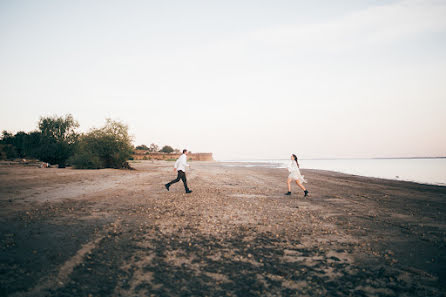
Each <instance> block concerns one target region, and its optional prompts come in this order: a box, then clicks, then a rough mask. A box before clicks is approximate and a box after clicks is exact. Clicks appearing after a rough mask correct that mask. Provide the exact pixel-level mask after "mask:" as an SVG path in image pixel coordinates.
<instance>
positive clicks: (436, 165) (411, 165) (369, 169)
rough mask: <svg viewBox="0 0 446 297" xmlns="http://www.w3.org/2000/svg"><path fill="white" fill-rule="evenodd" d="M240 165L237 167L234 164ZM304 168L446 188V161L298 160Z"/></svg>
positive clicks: (261, 163)
mask: <svg viewBox="0 0 446 297" xmlns="http://www.w3.org/2000/svg"><path fill="white" fill-rule="evenodd" d="M221 162H225V163H226V165H227V166H244V167H268V168H286V167H287V164H288V162H290V160H288V159H287V160H281V159H272V160H224V161H223V160H222V161H221ZM235 163H237V164H235ZM299 165H300V167H301V168H302V169H321V170H329V171H336V172H342V173H347V174H353V175H360V176H367V177H378V178H384V179H392V180H403V181H411V182H416V183H421V184H431V185H440V186H446V158H407V159H405V158H395V159H391V158H388V159H387V158H386V159H299Z"/></svg>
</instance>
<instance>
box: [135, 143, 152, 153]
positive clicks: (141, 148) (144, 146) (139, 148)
mask: <svg viewBox="0 0 446 297" xmlns="http://www.w3.org/2000/svg"><path fill="white" fill-rule="evenodd" d="M135 149H137V150H145V151H148V150H150V149H149V148H148V147H147V145H145V144H141V145H138V146H137V147H135Z"/></svg>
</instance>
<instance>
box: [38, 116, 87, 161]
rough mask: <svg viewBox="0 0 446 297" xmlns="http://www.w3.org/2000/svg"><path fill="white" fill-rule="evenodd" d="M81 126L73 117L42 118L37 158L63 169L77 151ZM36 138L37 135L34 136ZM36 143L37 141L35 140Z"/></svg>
mask: <svg viewBox="0 0 446 297" xmlns="http://www.w3.org/2000/svg"><path fill="white" fill-rule="evenodd" d="M77 127H79V124H78V123H77V122H76V121H75V120H74V119H73V116H72V115H66V116H65V117H57V116H53V117H41V118H40V121H39V130H40V148H39V149H38V150H36V152H35V153H36V155H37V156H36V157H37V158H38V159H39V160H41V161H44V162H48V163H51V164H59V167H61V168H63V167H65V165H66V161H67V160H68V158H70V157H71V156H72V155H73V153H74V150H75V146H76V142H77V139H78V137H79V135H78V134H77V133H76V132H75V130H76V128H77ZM33 137H34V138H35V137H36V135H34V136H33ZM34 141H36V139H34Z"/></svg>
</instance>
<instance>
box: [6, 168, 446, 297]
mask: <svg viewBox="0 0 446 297" xmlns="http://www.w3.org/2000/svg"><path fill="white" fill-rule="evenodd" d="M131 165H132V166H133V167H135V169H136V170H113V169H104V170H74V169H71V168H66V169H57V168H34V167H25V166H20V165H6V164H3V165H0V222H1V224H0V295H1V296H445V292H446V187H440V186H431V185H421V184H416V183H410V182H402V181H391V180H382V179H375V178H365V177H359V176H352V175H345V174H341V173H335V172H328V171H319V170H302V173H303V174H304V175H305V177H306V179H308V181H309V183H308V184H306V186H307V187H308V189H309V191H310V197H308V199H305V198H304V197H303V193H302V191H301V190H299V189H298V188H297V186H295V185H293V189H292V190H293V193H292V195H291V196H284V195H283V194H284V193H285V192H286V191H287V188H286V178H287V176H288V172H287V171H286V170H284V169H272V168H262V167H243V166H241V164H237V163H231V164H224V163H215V162H192V163H191V166H192V170H191V171H190V172H188V181H189V184H190V188H191V189H192V190H193V193H192V194H190V195H186V194H184V188H183V186H182V184H181V182H180V183H178V184H175V185H174V186H172V187H171V190H170V191H169V192H168V191H166V189H165V188H164V183H166V182H168V181H170V180H171V179H173V178H174V177H175V173H174V172H173V171H172V166H173V163H172V162H167V161H153V162H152V161H140V162H135V163H132V164H131Z"/></svg>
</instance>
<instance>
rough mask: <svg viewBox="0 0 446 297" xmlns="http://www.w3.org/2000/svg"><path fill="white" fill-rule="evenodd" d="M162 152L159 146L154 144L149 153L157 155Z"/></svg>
mask: <svg viewBox="0 0 446 297" xmlns="http://www.w3.org/2000/svg"><path fill="white" fill-rule="evenodd" d="M159 150H160V148H159V146H157V145H156V144H154V143H152V144H151V145H150V147H149V152H151V153H156V152H158V151H159Z"/></svg>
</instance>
